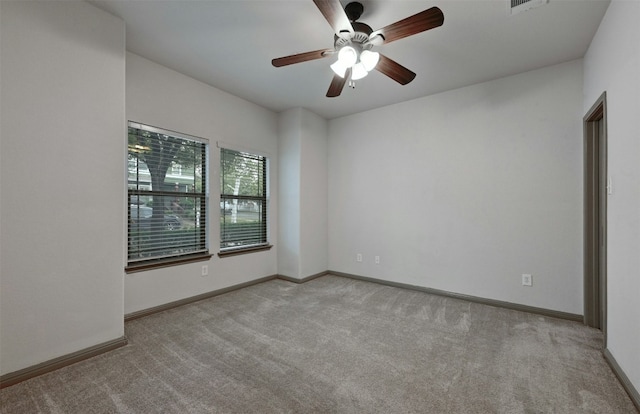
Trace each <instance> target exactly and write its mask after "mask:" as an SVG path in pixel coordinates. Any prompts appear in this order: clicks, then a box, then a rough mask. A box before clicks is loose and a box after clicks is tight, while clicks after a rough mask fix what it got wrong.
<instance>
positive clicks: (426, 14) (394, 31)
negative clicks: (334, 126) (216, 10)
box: [271, 0, 444, 98]
mask: <svg viewBox="0 0 640 414" xmlns="http://www.w3.org/2000/svg"><path fill="white" fill-rule="evenodd" d="M313 2H314V3H315V5H316V6H317V7H318V9H319V10H320V12H321V13H322V15H323V16H324V18H325V19H326V20H327V22H329V24H330V25H331V27H332V28H333V30H334V33H335V36H334V49H333V50H331V49H322V50H316V51H313V52H306V53H299V54H296V55H290V56H284V57H281V58H277V59H273V60H272V61H271V64H272V65H273V66H275V67H281V66H287V65H291V64H294V63H301V62H306V61H309V60H315V59H320V58H324V57H328V56H332V55H334V54H335V53H336V52H337V54H338V60H337V61H336V62H334V63H333V64H331V65H330V68H331V69H332V70H333V72H334V77H333V80H332V81H331V84H330V85H329V90H328V91H327V97H329V98H333V97H336V96H339V95H340V93H341V92H342V89H343V88H344V85H345V84H348V85H349V86H350V87H352V88H353V87H354V81H356V80H358V79H362V78H364V77H365V76H367V74H368V73H369V72H370V71H372V70H374V69H375V70H377V71H378V72H380V73H382V74H384V75H386V76H388V77H389V78H391V79H393V80H395V81H396V82H398V83H400V84H401V85H406V84H407V83H409V82H411V81H412V80H413V79H414V78H415V77H416V74H415V73H414V72H412V71H410V70H409V69H407V68H405V67H404V66H402V65H400V64H399V63H397V62H395V61H394V60H392V59H390V58H388V57H386V56H384V55H382V54H380V53H378V52H373V51H372V50H371V49H372V48H373V47H377V46H381V45H383V44H387V43H390V42H393V41H395V40H398V39H402V38H404V37H407V36H411V35H414V34H417V33H421V32H424V31H426V30H429V29H433V28H435V27H439V26H442V24H443V23H444V15H443V14H442V11H441V10H440V9H439V8H437V7H432V8H430V9H427V10H424V11H422V12H420V13H417V14H414V15H413V16H410V17H407V18H405V19H402V20H400V21H397V22H395V23H392V24H390V25H388V26H385V27H383V28H382V29H379V30H376V31H373V30H372V29H371V27H369V26H368V25H366V24H364V23H361V22H358V21H356V20H358V19H359V18H360V16H361V15H362V12H363V11H364V7H363V6H362V4H361V3H359V2H351V3H349V4H347V6H346V7H345V8H344V9H342V5H341V4H340V1H339V0H313Z"/></svg>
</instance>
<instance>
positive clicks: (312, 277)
mask: <svg viewBox="0 0 640 414" xmlns="http://www.w3.org/2000/svg"><path fill="white" fill-rule="evenodd" d="M329 273H331V272H329V271H328V270H325V271H324V272H320V273H316V274H313V275H309V276H305V277H303V278H300V279H298V278H297V277H292V276H285V275H278V276H277V277H278V279H282V280H286V281H287V282H292V283H298V284H301V283H306V282H308V281H310V280H313V279H317V278H319V277H321V276H325V275H328V274H329Z"/></svg>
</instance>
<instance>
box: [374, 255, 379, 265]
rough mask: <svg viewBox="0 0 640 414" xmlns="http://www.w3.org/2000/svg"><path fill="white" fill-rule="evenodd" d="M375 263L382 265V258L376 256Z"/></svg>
mask: <svg viewBox="0 0 640 414" xmlns="http://www.w3.org/2000/svg"><path fill="white" fill-rule="evenodd" d="M375 262H376V264H380V256H376V257H375Z"/></svg>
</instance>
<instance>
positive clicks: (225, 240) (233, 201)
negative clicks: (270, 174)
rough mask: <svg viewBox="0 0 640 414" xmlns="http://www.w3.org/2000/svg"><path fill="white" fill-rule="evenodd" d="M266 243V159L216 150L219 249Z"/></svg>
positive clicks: (225, 150) (240, 152)
mask: <svg viewBox="0 0 640 414" xmlns="http://www.w3.org/2000/svg"><path fill="white" fill-rule="evenodd" d="M266 244H267V158H266V157H264V156H262V155H257V154H251V153H248V152H242V151H235V150H231V149H226V148H221V149H220V250H221V251H225V250H232V249H242V248H250V247H256V246H261V245H266Z"/></svg>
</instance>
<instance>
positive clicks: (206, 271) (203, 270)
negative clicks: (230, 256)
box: [202, 265, 209, 276]
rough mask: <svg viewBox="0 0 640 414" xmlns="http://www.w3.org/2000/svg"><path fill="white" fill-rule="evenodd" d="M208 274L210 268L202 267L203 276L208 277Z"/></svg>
mask: <svg viewBox="0 0 640 414" xmlns="http://www.w3.org/2000/svg"><path fill="white" fill-rule="evenodd" d="M208 274H209V266H207V265H203V266H202V276H207V275H208Z"/></svg>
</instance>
